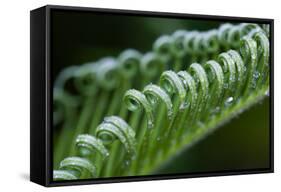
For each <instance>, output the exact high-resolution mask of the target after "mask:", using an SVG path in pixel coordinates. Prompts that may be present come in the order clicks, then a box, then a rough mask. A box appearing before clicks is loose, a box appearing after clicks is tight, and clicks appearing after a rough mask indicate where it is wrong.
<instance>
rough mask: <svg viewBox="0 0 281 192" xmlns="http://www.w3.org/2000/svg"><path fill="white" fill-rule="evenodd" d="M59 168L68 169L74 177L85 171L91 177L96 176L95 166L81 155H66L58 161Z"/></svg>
mask: <svg viewBox="0 0 281 192" xmlns="http://www.w3.org/2000/svg"><path fill="white" fill-rule="evenodd" d="M59 168H60V169H62V170H68V171H70V172H71V173H73V175H75V176H76V177H80V176H81V174H82V172H83V171H87V172H88V173H90V174H91V176H92V177H95V176H96V167H95V166H94V165H93V164H92V163H91V162H90V161H89V160H87V159H85V158H81V157H67V158H65V159H63V160H62V161H61V162H60V167H59Z"/></svg>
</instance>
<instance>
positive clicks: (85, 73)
mask: <svg viewBox="0 0 281 192" xmlns="http://www.w3.org/2000/svg"><path fill="white" fill-rule="evenodd" d="M97 69H98V64H97V63H87V64H84V65H82V66H81V67H80V68H79V69H78V70H77V71H76V73H75V77H76V78H75V80H74V84H75V87H76V89H77V90H78V91H79V92H80V93H81V94H83V95H86V96H91V95H94V94H95V93H96V92H97V91H98V86H96V85H95V83H96V81H97Z"/></svg>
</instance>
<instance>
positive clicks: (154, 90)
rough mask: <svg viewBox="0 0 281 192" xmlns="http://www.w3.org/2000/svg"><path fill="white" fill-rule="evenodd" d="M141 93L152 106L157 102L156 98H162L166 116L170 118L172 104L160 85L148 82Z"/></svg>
mask: <svg viewBox="0 0 281 192" xmlns="http://www.w3.org/2000/svg"><path fill="white" fill-rule="evenodd" d="M143 93H144V94H145V96H146V98H147V100H148V101H149V102H150V103H151V105H152V106H155V105H156V104H157V103H158V100H162V102H163V103H164V104H165V105H166V108H167V116H168V118H169V119H171V118H172V116H173V104H172V101H171V98H170V97H169V95H168V94H167V93H166V92H165V91H164V90H163V89H162V88H161V87H159V86H157V85H153V84H150V85H147V86H145V87H144V90H143Z"/></svg>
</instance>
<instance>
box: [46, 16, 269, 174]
mask: <svg viewBox="0 0 281 192" xmlns="http://www.w3.org/2000/svg"><path fill="white" fill-rule="evenodd" d="M220 24H221V23H220V22H215V21H202V20H200V21H199V20H182V19H172V18H170V19H165V18H151V17H150V18H148V17H136V16H116V15H110V14H106V15H104V14H93V13H87V12H78V11H77V12H71V11H63V12H61V11H53V13H52V29H51V35H52V48H53V52H52V68H53V78H54V79H55V78H56V77H57V75H58V73H59V72H60V71H61V70H62V69H63V68H65V67H67V66H71V65H81V64H84V63H86V62H89V61H95V60H97V59H100V58H101V57H105V56H114V57H115V56H118V54H119V53H120V52H122V51H123V50H124V49H127V48H134V49H137V50H139V51H141V52H142V53H145V52H147V51H149V50H151V48H152V43H153V42H154V41H155V39H156V38H157V37H159V36H160V35H162V34H171V33H173V32H174V31H175V30H178V29H186V30H195V29H197V30H207V29H210V28H215V27H218V26H219V25H220ZM269 156H270V155H269V99H266V100H265V101H263V102H261V103H259V104H257V105H256V106H254V107H252V108H251V109H249V110H247V111H246V112H244V113H243V114H242V115H240V116H238V117H236V118H235V119H233V120H231V122H229V123H227V124H225V125H224V126H223V127H222V128H220V129H218V130H217V131H215V132H214V133H212V134H211V135H209V136H208V137H207V138H205V139H203V140H201V141H200V142H199V143H197V145H195V146H193V147H192V148H190V149H189V150H186V151H185V152H184V153H182V154H181V155H179V156H178V157H176V158H175V159H174V160H173V161H171V162H170V163H169V164H167V165H165V166H164V167H162V168H161V169H160V170H158V171H157V172H156V173H167V172H169V173H186V172H201V171H203V172H206V171H207V172H208V171H221V170H243V169H255V168H268V167H269V161H270V159H269Z"/></svg>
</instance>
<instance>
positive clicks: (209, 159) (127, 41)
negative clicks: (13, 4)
mask: <svg viewBox="0 0 281 192" xmlns="http://www.w3.org/2000/svg"><path fill="white" fill-rule="evenodd" d="M214 14H215V13H214ZM30 16H31V17H30V21H31V22H30V24H31V28H30V40H31V41H30V44H31V51H30V52H31V56H30V58H31V68H30V69H31V82H30V83H31V98H30V100H31V130H30V136H31V137H30V138H31V141H30V151H31V153H30V179H31V181H33V182H35V183H38V184H41V185H44V186H61V185H77V184H94V183H111V182H125V181H126V182H127V181H143V180H155V179H176V178H190V177H205V176H223V175H236V174H252V173H271V172H273V20H272V19H260V18H259V19H258V18H244V17H226V16H210V15H193V14H182V13H163V12H145V11H135V10H114V9H100V8H84V7H83V8H82V7H65V6H54V5H47V6H44V7H41V8H38V9H35V10H32V11H31V13H30Z"/></svg>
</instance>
